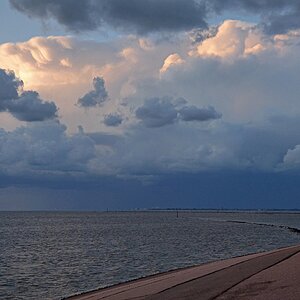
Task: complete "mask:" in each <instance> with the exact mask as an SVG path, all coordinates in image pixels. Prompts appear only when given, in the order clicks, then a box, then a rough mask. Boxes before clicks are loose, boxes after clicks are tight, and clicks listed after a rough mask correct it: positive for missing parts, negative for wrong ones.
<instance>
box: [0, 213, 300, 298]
mask: <svg viewBox="0 0 300 300" xmlns="http://www.w3.org/2000/svg"><path fill="white" fill-rule="evenodd" d="M293 228H298V229H300V213H293V212H290V213H287V212H272V213H271V212H268V213H265V212H261V213H260V212H208V211H191V212H188V211H180V212H179V215H178V218H177V215H176V212H174V211H168V212H163V211H155V212H150V211H149V212H95V213H86V212H82V213H80V212H78V213H73V212H0V299H5V300H8V299H14V300H16V299H26V300H27V299H35V300H36V299H44V300H47V299H62V298H63V297H67V296H70V295H73V294H76V293H80V292H84V291H89V290H93V289H96V288H100V287H104V286H108V285H112V284H115V283H118V282H124V281H128V280H131V279H134V278H139V277H142V276H146V275H150V274H154V273H158V272H163V271H167V270H171V269H175V268H181V267H186V266H191V265H195V264H200V263H205V262H209V261H213V260H218V259H225V258H230V257H233V256H238V255H244V254H248V253H253V252H257V251H265V250H271V249H275V248H278V247H283V246H289V245H294V244H298V243H300V234H299V233H297V232H296V231H295V230H293Z"/></svg>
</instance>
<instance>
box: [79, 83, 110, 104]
mask: <svg viewBox="0 0 300 300" xmlns="http://www.w3.org/2000/svg"><path fill="white" fill-rule="evenodd" d="M93 86H94V90H92V91H90V92H88V93H87V94H85V95H84V96H83V97H81V98H79V99H78V102H77V104H78V105H79V106H80V107H95V106H101V105H103V103H104V102H105V101H107V100H108V94H107V91H106V88H105V82H104V79H103V78H102V77H95V78H94V79H93Z"/></svg>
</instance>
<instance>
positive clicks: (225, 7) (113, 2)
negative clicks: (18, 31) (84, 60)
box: [10, 0, 300, 34]
mask: <svg viewBox="0 0 300 300" xmlns="http://www.w3.org/2000/svg"><path fill="white" fill-rule="evenodd" d="M10 3H11V5H12V7H13V8H15V9H17V10H18V11H19V12H22V13H24V14H26V15H27V16H29V17H36V18H40V19H42V20H45V19H50V18H53V19H55V20H56V21H57V22H59V23H60V24H62V25H64V26H65V27H66V28H67V29H68V30H71V31H84V30H96V29H97V28H101V27H104V26H107V25H109V26H110V27H113V28H115V29H117V30H123V31H124V30H125V31H130V32H137V33H140V34H145V33H149V32H161V31H179V30H191V29H197V28H198V29H199V28H202V29H205V28H207V27H208V26H207V24H208V23H211V22H210V18H213V17H215V16H216V15H217V16H219V15H222V14H223V15H226V16H227V17H228V15H229V17H230V13H232V12H234V13H235V15H236V13H242V14H244V13H246V14H248V15H254V16H257V17H258V18H260V22H259V23H260V27H261V28H263V29H264V31H265V32H266V33H268V34H279V33H286V32H288V31H289V30H294V29H299V28H300V19H299V16H300V5H299V1H298V0H289V1H285V0H277V1H274V0H265V1H253V0H227V1H224V0H163V1H159V0H145V1H139V0H130V1H126V2H124V0H98V1H95V0H78V1H76V3H73V2H72V3H70V1H68V0H45V1H39V0H10Z"/></svg>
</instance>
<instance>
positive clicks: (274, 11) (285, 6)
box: [206, 0, 300, 34]
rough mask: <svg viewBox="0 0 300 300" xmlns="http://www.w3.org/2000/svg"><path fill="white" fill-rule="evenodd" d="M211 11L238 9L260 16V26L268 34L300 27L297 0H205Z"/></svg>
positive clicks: (299, 12)
mask: <svg viewBox="0 0 300 300" xmlns="http://www.w3.org/2000/svg"><path fill="white" fill-rule="evenodd" d="M206 2H207V6H208V9H210V11H212V12H217V13H221V12H224V11H230V10H233V9H234V10H235V11H238V12H239V11H240V12H246V13H252V14H255V15H258V16H262V21H261V26H262V27H263V28H264V30H265V32H267V33H270V34H279V33H286V32H288V31H289V30H293V29H299V28H300V19H299V17H300V5H299V1H298V0H289V1H285V0H277V1H274V0H265V1H252V0H229V1H223V0H207V1H206Z"/></svg>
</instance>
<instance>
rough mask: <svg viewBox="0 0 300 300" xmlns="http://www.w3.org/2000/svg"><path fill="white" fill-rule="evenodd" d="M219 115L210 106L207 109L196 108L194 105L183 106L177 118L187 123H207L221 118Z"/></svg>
mask: <svg viewBox="0 0 300 300" xmlns="http://www.w3.org/2000/svg"><path fill="white" fill-rule="evenodd" d="M221 116H222V115H221V114H220V113H218V112H217V111H216V110H215V109H214V108H213V107H212V106H209V107H207V108H198V107H196V106H194V105H191V106H185V107H183V108H181V109H180V110H179V117H180V118H181V120H183V121H186V122H189V121H200V122H203V121H208V120H214V119H219V118H221Z"/></svg>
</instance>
